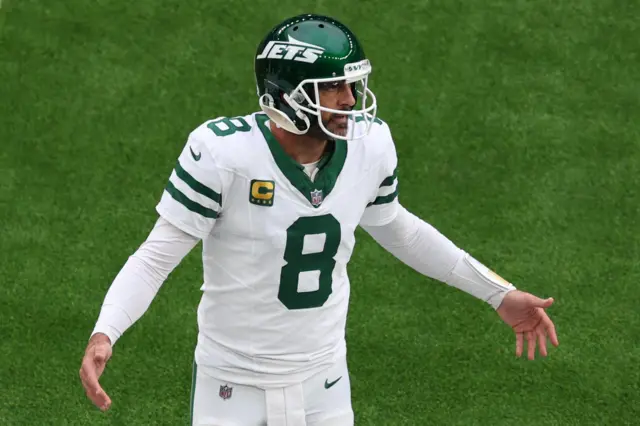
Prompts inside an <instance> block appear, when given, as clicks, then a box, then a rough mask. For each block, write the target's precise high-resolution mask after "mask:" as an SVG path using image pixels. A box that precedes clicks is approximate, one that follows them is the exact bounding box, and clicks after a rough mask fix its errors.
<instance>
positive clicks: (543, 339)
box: [536, 328, 547, 356]
mask: <svg viewBox="0 0 640 426" xmlns="http://www.w3.org/2000/svg"><path fill="white" fill-rule="evenodd" d="M536 334H537V335H538V352H540V355H542V356H547V335H546V334H544V330H543V329H542V328H537V329H536Z"/></svg>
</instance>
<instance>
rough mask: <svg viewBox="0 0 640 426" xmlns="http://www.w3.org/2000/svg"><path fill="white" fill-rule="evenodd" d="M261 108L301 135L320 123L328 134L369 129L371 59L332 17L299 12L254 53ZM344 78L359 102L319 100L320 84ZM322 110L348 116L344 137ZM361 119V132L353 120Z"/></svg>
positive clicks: (350, 136)
mask: <svg viewBox="0 0 640 426" xmlns="http://www.w3.org/2000/svg"><path fill="white" fill-rule="evenodd" d="M254 65H255V74H256V85H257V90H258V96H259V104H260V108H261V109H262V110H263V111H264V112H265V113H266V114H267V115H268V116H269V118H270V119H271V120H272V121H273V122H274V123H275V124H277V125H278V126H280V127H282V128H283V129H285V130H287V131H289V132H291V133H295V134H298V135H302V134H305V133H307V132H308V131H309V129H310V128H311V126H312V125H314V124H316V123H317V124H318V125H319V126H320V128H321V129H322V130H323V131H324V132H325V133H326V134H327V135H328V136H329V137H331V138H335V139H343V140H354V139H360V138H362V137H364V136H366V135H367V134H368V133H369V130H370V128H371V124H372V123H373V121H374V119H375V117H376V111H377V104H376V97H375V95H374V94H373V92H371V90H369V88H368V87H367V83H368V77H369V74H371V64H370V62H369V60H368V59H367V58H366V56H365V54H364V50H363V49H362V46H361V45H360V43H359V42H358V40H357V39H356V37H355V35H354V34H353V33H352V32H351V31H350V30H349V29H348V28H347V27H346V26H345V25H343V24H341V23H340V22H338V21H336V20H335V19H333V18H329V17H326V16H321V15H312V14H306V15H299V16H295V17H293V18H289V19H287V20H285V21H283V22H282V23H280V24H278V25H276V26H275V27H274V28H273V29H272V30H271V31H270V32H269V33H268V34H267V36H266V37H265V38H264V39H263V40H262V42H260V44H259V45H258V49H257V52H256V57H255V64H254ZM335 81H346V83H347V84H349V85H350V87H351V90H352V92H353V96H354V98H355V99H356V101H357V103H356V105H355V106H354V108H353V109H352V110H350V111H342V110H336V109H331V108H327V107H324V106H322V105H320V104H319V101H318V100H319V98H320V96H319V90H320V89H319V84H322V83H330V82H335ZM321 111H326V112H331V113H334V114H341V115H346V116H347V118H349V132H348V134H347V136H340V135H337V134H335V133H333V132H331V131H329V130H328V129H327V128H326V126H325V125H324V124H323V123H322V119H321V116H320V113H321ZM360 121H365V123H366V126H365V129H364V131H363V132H360V134H357V135H356V134H354V133H355V127H356V126H355V125H354V124H355V123H356V122H360Z"/></svg>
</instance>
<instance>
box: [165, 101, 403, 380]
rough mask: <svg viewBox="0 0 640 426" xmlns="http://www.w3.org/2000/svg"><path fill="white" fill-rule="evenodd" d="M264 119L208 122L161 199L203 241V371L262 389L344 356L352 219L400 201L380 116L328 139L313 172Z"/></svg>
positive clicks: (384, 211) (199, 355) (373, 218)
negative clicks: (345, 137) (355, 134)
mask: <svg viewBox="0 0 640 426" xmlns="http://www.w3.org/2000/svg"><path fill="white" fill-rule="evenodd" d="M351 125H356V126H361V125H362V126H363V125H365V123H364V122H358V123H353V122H352V123H351ZM269 126H270V122H269V121H268V117H267V116H266V115H265V114H263V113H254V114H251V115H248V116H244V117H235V118H226V117H223V118H218V119H215V120H211V121H207V122H205V123H203V124H202V125H201V126H200V127H198V128H197V129H196V130H194V131H193V132H192V133H191V134H190V136H189V138H188V141H187V144H186V146H185V147H184V150H183V151H182V153H181V155H180V157H179V159H178V163H177V164H176V166H175V169H174V170H173V172H172V173H171V176H170V178H169V182H168V184H167V187H166V190H165V191H164V193H163V195H162V199H161V200H160V202H159V204H158V206H157V211H158V213H159V214H160V215H161V216H162V217H163V218H165V219H166V220H167V221H169V222H170V223H172V224H173V225H175V226H177V227H178V228H180V229H182V230H183V231H185V232H187V233H189V234H191V235H194V236H196V237H198V238H201V239H202V240H203V253H202V257H203V258H202V261H203V268H204V284H203V285H202V291H203V296H202V299H201V302H200V305H199V307H198V327H199V333H198V344H197V347H196V354H195V357H196V362H197V364H198V369H199V371H203V372H205V373H206V374H210V375H211V376H213V377H216V378H218V379H221V380H227V381H230V382H233V383H238V384H245V385H254V386H259V387H263V388H267V387H279V386H288V385H291V384H294V383H299V382H302V381H303V380H305V379H307V378H308V377H310V376H312V375H313V374H316V373H317V372H319V371H321V370H322V369H324V368H327V367H328V366H329V365H331V364H332V363H333V362H334V361H335V360H336V359H337V358H339V357H341V356H344V355H345V354H346V346H345V324H346V319H347V309H348V305H349V278H348V276H347V264H348V263H349V259H350V257H351V253H352V252H353V247H354V244H355V236H354V232H355V229H356V227H357V226H358V225H359V224H362V225H373V226H377V225H384V224H386V223H388V222H390V221H391V220H392V219H393V218H394V217H395V215H396V211H397V207H398V201H397V194H398V189H397V178H396V166H397V157H396V152H395V147H394V144H393V140H392V138H391V134H390V131H389V128H388V126H387V125H386V123H384V122H382V121H380V120H379V119H376V123H374V124H373V125H372V128H371V131H370V133H369V135H368V136H367V137H366V138H363V139H361V140H357V141H349V142H346V141H335V143H332V150H330V152H329V153H328V154H327V155H325V157H324V158H323V159H321V160H320V162H319V163H318V168H319V170H318V171H317V173H316V174H315V176H314V179H313V180H311V179H310V178H309V176H308V175H307V174H306V173H305V172H304V168H303V167H302V166H301V165H300V164H298V163H296V162H295V161H294V160H293V159H292V158H291V157H290V156H288V155H287V154H286V153H285V152H284V150H283V149H282V147H281V146H280V144H279V143H278V141H277V140H276V139H275V137H274V136H273V135H272V134H271V131H270V127H269Z"/></svg>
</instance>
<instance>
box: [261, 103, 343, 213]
mask: <svg viewBox="0 0 640 426" xmlns="http://www.w3.org/2000/svg"><path fill="white" fill-rule="evenodd" d="M268 120H269V117H268V116H267V115H266V114H262V113H258V114H256V122H257V123H258V128H260V131H261V132H262V135H263V136H264V138H265V140H266V141H267V145H268V146H269V150H270V151H271V155H272V156H273V159H274V161H275V162H276V165H277V166H278V168H279V169H280V171H281V172H282V174H283V175H285V177H286V178H287V179H288V180H289V182H291V185H293V186H294V187H295V188H296V189H298V191H300V193H301V194H302V195H303V196H304V197H305V198H306V199H307V201H309V203H310V204H311V205H312V206H313V207H316V208H317V207H319V206H320V203H321V200H322V198H326V197H327V196H328V195H329V193H330V192H331V190H332V189H333V187H334V186H335V184H336V181H337V180H338V176H339V175H340V172H341V171H342V168H343V167H344V163H345V161H346V159H347V142H346V141H343V140H337V141H333V143H331V144H330V149H329V150H328V152H327V153H326V154H325V155H324V156H323V157H322V158H321V159H320V162H319V163H318V173H317V174H316V178H315V180H313V181H312V180H311V179H310V178H309V176H308V175H307V174H306V173H305V172H304V166H302V165H301V164H300V163H298V162H297V161H295V160H294V159H293V158H291V156H289V155H288V154H287V153H286V152H285V151H284V149H283V148H282V146H281V145H280V142H278V140H277V139H276V138H275V136H273V133H271V130H270V129H269V127H267V125H266V124H265V123H266V122H267V121H268ZM331 148H333V149H331ZM318 197H320V198H318ZM319 200H320V201H319Z"/></svg>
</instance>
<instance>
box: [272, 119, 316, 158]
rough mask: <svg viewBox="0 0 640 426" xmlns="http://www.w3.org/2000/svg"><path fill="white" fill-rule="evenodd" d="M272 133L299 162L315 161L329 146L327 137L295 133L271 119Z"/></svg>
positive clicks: (283, 147) (285, 150)
mask: <svg viewBox="0 0 640 426" xmlns="http://www.w3.org/2000/svg"><path fill="white" fill-rule="evenodd" d="M269 124H270V127H271V133H272V134H273V136H275V138H276V140H277V141H278V142H279V143H280V145H281V146H282V149H284V152H286V153H287V154H288V155H289V156H290V157H291V158H293V159H294V160H295V161H297V162H298V163H299V164H308V163H313V162H316V161H318V160H320V158H321V157H322V154H323V153H324V150H325V148H326V146H327V142H328V141H327V140H326V139H317V138H314V137H312V136H308V135H295V134H293V133H289V132H287V131H286V130H284V129H282V128H280V127H278V126H276V125H275V123H273V121H271V122H270V123H269Z"/></svg>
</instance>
